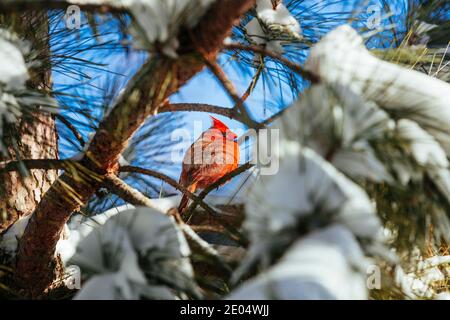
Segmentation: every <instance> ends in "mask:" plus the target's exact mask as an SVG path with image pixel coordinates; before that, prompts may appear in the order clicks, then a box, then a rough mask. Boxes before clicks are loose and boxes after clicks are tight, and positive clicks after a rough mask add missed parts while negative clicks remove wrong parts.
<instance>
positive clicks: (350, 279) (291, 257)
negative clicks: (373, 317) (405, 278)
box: [228, 224, 369, 300]
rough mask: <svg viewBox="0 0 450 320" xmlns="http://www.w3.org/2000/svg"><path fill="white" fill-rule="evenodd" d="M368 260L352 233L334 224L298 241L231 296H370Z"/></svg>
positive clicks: (312, 297)
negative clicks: (367, 272) (367, 271)
mask: <svg viewBox="0 0 450 320" xmlns="http://www.w3.org/2000/svg"><path fill="white" fill-rule="evenodd" d="M368 263H369V261H368V260H367V259H366V258H365V257H364V255H363V253H362V251H361V249H360V247H359V244H358V242H357V241H356V239H355V238H354V236H353V235H352V233H351V232H350V231H349V230H348V229H347V228H346V227H344V226H342V225H340V224H335V225H332V226H329V227H327V228H324V229H322V230H319V231H315V232H313V233H311V234H310V235H308V236H306V237H304V238H302V239H300V240H298V241H297V242H295V243H294V244H293V245H292V246H291V247H290V248H289V249H288V251H287V252H286V253H285V255H284V256H283V258H282V259H281V260H280V261H279V263H277V264H276V265H275V266H273V267H272V268H270V269H268V270H267V271H264V272H262V273H260V274H259V275H258V276H256V277H255V278H253V279H251V280H249V281H247V282H244V283H243V284H242V285H241V286H240V287H238V288H237V289H236V290H235V291H233V292H232V293H231V294H230V296H228V299H235V300H240V299H243V300H247V299H367V288H366V274H365V270H366V267H367V266H368Z"/></svg>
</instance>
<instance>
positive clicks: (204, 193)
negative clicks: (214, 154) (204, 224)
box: [183, 162, 253, 217]
mask: <svg viewBox="0 0 450 320" xmlns="http://www.w3.org/2000/svg"><path fill="white" fill-rule="evenodd" d="M252 167H253V164H251V163H250V162H247V163H245V164H243V165H241V166H239V167H238V168H237V169H235V170H233V171H231V172H229V173H227V174H226V175H224V176H223V177H221V178H220V179H219V180H217V181H216V182H214V183H212V184H210V185H209V186H208V187H206V188H205V189H203V190H202V192H200V194H199V195H198V198H197V199H194V200H193V202H192V204H191V205H190V206H189V207H188V208H187V209H186V211H185V212H183V215H184V216H186V217H189V216H190V215H191V214H192V212H193V211H194V210H195V208H196V207H197V205H198V204H199V201H203V200H204V199H205V198H206V196H207V195H208V194H209V193H210V192H211V191H213V190H214V189H217V188H219V187H220V186H221V185H223V184H225V183H226V182H228V181H229V180H231V179H233V178H234V177H237V176H238V175H240V174H241V173H243V172H245V171H247V170H249V169H250V168H252Z"/></svg>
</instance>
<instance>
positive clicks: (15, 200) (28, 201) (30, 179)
mask: <svg viewBox="0 0 450 320" xmlns="http://www.w3.org/2000/svg"><path fill="white" fill-rule="evenodd" d="M3 19H8V20H9V22H10V23H11V24H12V27H13V29H14V30H15V31H16V32H17V33H18V34H20V35H21V36H24V37H25V38H26V39H27V40H28V41H30V42H31V46H32V47H33V48H36V47H37V46H38V45H39V46H42V45H43V44H44V45H46V46H47V47H48V25H47V16H46V14H45V13H28V14H27V15H26V16H20V15H18V14H13V15H11V16H9V17H3ZM36 26H39V27H38V28H36ZM46 56H47V57H48V56H49V55H48V54H47V55H46ZM46 65H47V64H46ZM40 71H41V72H40V73H32V77H31V81H30V83H29V84H28V85H29V86H30V87H32V88H35V89H41V90H45V89H46V88H49V87H50V86H51V70H50V69H47V70H40ZM10 129H11V130H8V131H9V133H10V134H9V135H8V134H7V133H6V132H5V140H6V141H5V142H6V144H7V149H8V153H9V155H10V157H9V159H6V158H0V161H5V160H11V159H13V160H18V158H20V159H49V158H57V157H58V146H57V133H56V127H55V120H54V118H53V117H52V116H51V115H48V114H43V113H39V112H36V113H34V114H33V115H32V117H26V118H22V119H21V120H20V121H19V123H17V124H15V125H14V126H13V128H10ZM56 178H57V171H56V170H47V171H44V170H30V171H29V174H28V175H27V176H25V177H23V176H22V175H21V173H20V172H17V171H16V172H9V173H4V174H3V175H1V176H0V179H1V180H2V184H0V234H1V233H3V232H4V231H5V230H7V228H8V227H9V226H10V225H11V224H13V223H14V222H15V221H16V220H17V219H18V218H20V217H22V216H26V215H29V214H31V213H32V212H33V211H34V210H35V208H36V207H37V205H38V204H39V202H40V201H41V199H42V197H43V195H44V194H45V192H46V191H47V190H48V189H49V188H50V186H51V185H52V184H53V182H54V181H55V180H56Z"/></svg>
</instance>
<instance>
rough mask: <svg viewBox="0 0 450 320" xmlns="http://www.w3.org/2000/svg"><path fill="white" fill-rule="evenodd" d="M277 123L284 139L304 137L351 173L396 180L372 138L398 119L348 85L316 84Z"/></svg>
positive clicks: (376, 136)
mask: <svg viewBox="0 0 450 320" xmlns="http://www.w3.org/2000/svg"><path fill="white" fill-rule="evenodd" d="M273 127H274V128H277V129H280V130H281V136H282V139H283V140H289V141H304V143H305V145H307V146H309V147H311V148H312V149H313V150H314V151H316V152H317V153H318V154H320V155H321V156H323V157H327V158H328V160H329V161H330V162H331V163H332V164H333V165H334V166H335V167H336V168H337V169H339V170H340V171H342V172H343V173H345V174H347V175H348V176H350V177H365V178H368V179H370V180H372V181H376V182H380V181H391V180H392V178H391V176H390V174H389V173H388V171H387V170H386V168H385V166H384V164H383V163H381V162H380V160H379V159H378V158H377V157H376V155H375V153H374V150H373V149H372V147H371V146H370V144H369V143H368V141H369V140H375V139H378V138H380V137H382V136H383V134H384V133H385V132H386V131H387V130H392V129H393V128H394V127H395V125H394V122H393V121H392V120H390V118H389V116H388V115H387V114H386V112H385V111H383V110H381V109H380V108H379V107H378V106H376V105H375V104H374V103H370V102H365V101H364V100H363V99H361V97H359V96H358V95H356V94H355V93H353V92H352V91H351V90H349V89H348V88H345V87H342V86H340V85H323V84H319V85H313V86H312V87H310V88H309V89H307V90H305V92H304V93H303V95H302V97H301V99H300V100H299V101H298V102H296V103H294V105H293V106H292V107H291V108H289V110H287V111H286V112H285V114H284V115H283V117H281V119H279V120H277V121H275V123H274V125H273ZM330 151H332V153H330ZM330 154H331V156H330Z"/></svg>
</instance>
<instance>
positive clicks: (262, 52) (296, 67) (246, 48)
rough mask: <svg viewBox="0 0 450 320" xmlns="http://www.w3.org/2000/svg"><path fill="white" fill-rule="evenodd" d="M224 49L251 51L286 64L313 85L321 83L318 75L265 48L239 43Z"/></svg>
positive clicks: (228, 45)
mask: <svg viewBox="0 0 450 320" xmlns="http://www.w3.org/2000/svg"><path fill="white" fill-rule="evenodd" d="M224 48H225V49H229V50H240V51H250V52H253V53H258V54H260V55H262V56H267V57H270V58H272V59H275V60H278V61H279V62H281V63H282V64H284V65H285V66H286V67H288V68H289V69H291V70H292V71H294V72H295V73H297V74H299V75H300V76H301V77H303V78H305V79H307V80H309V81H311V82H312V83H318V82H319V81H320V79H319V78H318V77H317V76H316V75H314V74H312V73H311V72H309V71H308V70H305V69H304V68H303V67H302V66H301V65H299V64H297V63H295V62H292V61H290V60H289V59H286V58H285V57H283V56H281V55H280V54H278V53H275V52H272V51H269V50H267V49H265V48H263V47H260V46H256V45H244V44H239V43H231V44H226V45H225V46H224Z"/></svg>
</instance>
